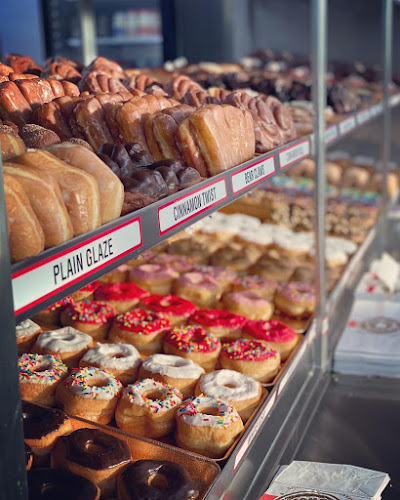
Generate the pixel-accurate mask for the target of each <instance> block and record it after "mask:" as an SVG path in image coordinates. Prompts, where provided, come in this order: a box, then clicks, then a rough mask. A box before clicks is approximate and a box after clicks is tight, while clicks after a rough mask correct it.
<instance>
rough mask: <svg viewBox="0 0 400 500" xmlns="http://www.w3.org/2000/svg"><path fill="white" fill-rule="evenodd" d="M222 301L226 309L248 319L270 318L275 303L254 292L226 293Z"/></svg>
mask: <svg viewBox="0 0 400 500" xmlns="http://www.w3.org/2000/svg"><path fill="white" fill-rule="evenodd" d="M221 301H222V304H223V307H224V309H227V310H228V311H230V312H232V313H234V314H238V315H240V316H246V318H248V319H263V320H268V319H270V317H271V316H272V313H273V312H274V304H273V303H272V302H270V301H269V300H267V299H264V298H263V297H260V296H259V295H257V294H256V293H254V292H249V291H247V292H246V291H244V292H230V293H226V294H225V295H223V296H222V299H221Z"/></svg>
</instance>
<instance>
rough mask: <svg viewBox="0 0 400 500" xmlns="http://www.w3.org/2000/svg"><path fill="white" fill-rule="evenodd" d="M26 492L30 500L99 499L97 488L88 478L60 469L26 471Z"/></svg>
mask: <svg viewBox="0 0 400 500" xmlns="http://www.w3.org/2000/svg"><path fill="white" fill-rule="evenodd" d="M28 492H29V498H30V500H50V499H51V498H58V499H60V500H61V499H62V498H73V499H74V500H99V499H100V490H99V488H98V487H97V486H96V485H95V484H93V483H92V482H91V481H89V479H86V478H85V477H82V476H78V475H77V474H72V472H69V471H67V470H62V469H33V470H30V471H29V472H28ZM50 495H51V496H50Z"/></svg>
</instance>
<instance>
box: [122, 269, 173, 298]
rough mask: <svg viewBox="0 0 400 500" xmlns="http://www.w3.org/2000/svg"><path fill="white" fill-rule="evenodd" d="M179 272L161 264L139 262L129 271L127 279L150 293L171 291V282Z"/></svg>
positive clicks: (162, 293)
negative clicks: (139, 263) (138, 264)
mask: <svg viewBox="0 0 400 500" xmlns="http://www.w3.org/2000/svg"><path fill="white" fill-rule="evenodd" d="M178 276H179V274H178V273H177V272H176V271H175V270H174V269H172V267H166V266H165V265H162V264H141V265H140V266H136V267H134V268H133V269H131V271H130V272H129V281H130V282H131V283H136V284H137V285H138V286H140V287H141V288H144V289H145V290H147V291H148V292H150V293H152V294H160V295H167V294H168V293H171V287H172V282H173V281H174V280H175V279H176V278H177V277H178Z"/></svg>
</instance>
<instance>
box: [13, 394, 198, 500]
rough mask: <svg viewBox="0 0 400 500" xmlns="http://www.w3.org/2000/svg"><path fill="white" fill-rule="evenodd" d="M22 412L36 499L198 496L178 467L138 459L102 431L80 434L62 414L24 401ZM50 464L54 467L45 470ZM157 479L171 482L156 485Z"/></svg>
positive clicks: (191, 499) (122, 442) (126, 499)
mask: <svg viewBox="0 0 400 500" xmlns="http://www.w3.org/2000/svg"><path fill="white" fill-rule="evenodd" d="M22 412H23V424H24V434H25V450H26V451H25V454H26V468H27V470H28V471H29V472H28V489H29V498H30V499H31V500H39V499H46V498H47V499H48V498H50V496H49V491H51V494H52V496H51V498H74V499H76V500H98V499H99V498H100V495H101V497H102V498H110V497H113V498H115V496H117V498H118V500H148V499H149V498H154V499H155V500H157V499H162V498H170V495H172V494H174V493H175V494H176V493H177V492H179V498H181V499H182V500H194V499H195V498H197V497H198V493H199V491H198V489H197V488H196V486H195V484H194V481H193V480H192V479H191V477H190V475H189V473H188V471H187V470H186V468H185V467H183V466H182V465H180V464H178V463H175V462H172V461H169V460H148V459H139V460H137V459H136V460H135V459H134V456H133V455H134V454H133V453H132V451H131V447H130V446H129V442H127V441H126V440H124V439H121V438H119V437H116V436H115V435H113V434H111V433H106V432H103V431H101V430H100V429H96V428H80V429H77V430H74V426H73V424H72V421H71V418H69V417H68V416H67V415H66V414H65V413H64V412H62V411H61V410H56V409H50V408H44V407H41V406H38V405H35V404H32V403H29V402H23V403H22ZM136 454H137V453H136ZM49 464H51V467H52V468H47V467H44V466H46V465H49ZM32 465H33V466H34V467H33V468H32ZM36 466H38V467H36ZM152 476H153V478H154V476H161V477H163V478H164V480H165V482H164V483H163V484H157V482H155V481H150V478H151V477H152ZM159 478H160V477H159Z"/></svg>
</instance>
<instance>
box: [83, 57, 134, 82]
mask: <svg viewBox="0 0 400 500" xmlns="http://www.w3.org/2000/svg"><path fill="white" fill-rule="evenodd" d="M92 71H97V72H99V73H105V74H106V75H109V76H112V77H114V78H117V79H118V80H124V79H125V78H126V73H125V72H124V70H123V69H122V68H121V66H120V65H119V64H118V63H116V62H114V61H110V60H109V59H106V58H105V57H97V58H96V59H95V60H94V61H93V62H92V63H91V64H90V65H89V66H87V67H86V68H85V69H84V70H83V71H82V76H86V75H87V74H88V73H91V72H92Z"/></svg>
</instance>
